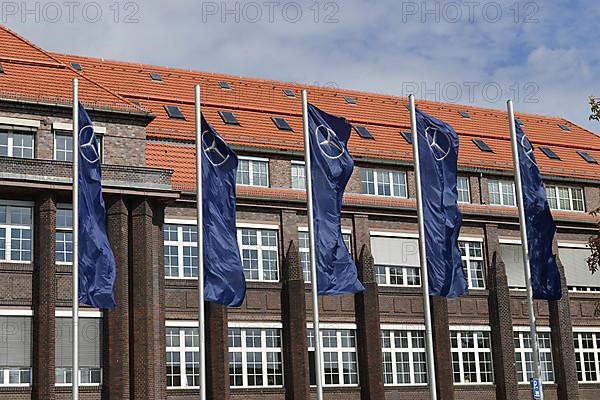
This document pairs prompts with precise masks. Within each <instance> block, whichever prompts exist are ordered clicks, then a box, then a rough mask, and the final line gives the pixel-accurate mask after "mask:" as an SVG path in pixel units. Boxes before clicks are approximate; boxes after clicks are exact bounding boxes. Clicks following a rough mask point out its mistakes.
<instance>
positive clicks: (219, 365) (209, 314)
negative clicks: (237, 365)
mask: <svg viewBox="0 0 600 400" xmlns="http://www.w3.org/2000/svg"><path fill="white" fill-rule="evenodd" d="M204 310H205V313H206V366H207V368H206V395H207V398H208V399H223V400H229V397H230V390H229V356H228V354H229V346H228V327H227V308H225V307H224V306H222V305H220V304H215V303H210V302H206V303H205V308H204Z"/></svg>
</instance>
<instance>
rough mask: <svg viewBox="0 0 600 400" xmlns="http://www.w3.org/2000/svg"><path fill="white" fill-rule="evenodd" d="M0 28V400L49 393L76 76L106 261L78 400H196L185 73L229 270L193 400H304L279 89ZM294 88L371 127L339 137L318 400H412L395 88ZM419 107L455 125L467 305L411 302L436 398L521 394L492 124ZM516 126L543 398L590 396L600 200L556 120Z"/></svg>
mask: <svg viewBox="0 0 600 400" xmlns="http://www.w3.org/2000/svg"><path fill="white" fill-rule="evenodd" d="M0 39H1V40H2V43H3V44H4V45H3V47H2V49H0V65H1V66H2V70H3V71H4V72H3V73H0V256H2V257H0V258H2V260H1V261H0V288H1V290H0V336H1V339H2V340H0V399H44V400H54V399H57V400H58V399H68V398H70V391H71V388H70V385H69V383H70V380H71V378H70V376H71V373H72V371H70V370H69V365H70V353H69V351H70V350H69V346H68V344H69V337H68V335H69V331H70V329H69V317H70V304H71V277H70V273H71V270H70V259H71V258H70V257H72V252H70V250H69V249H70V239H69V238H70V236H69V234H70V230H69V229H70V223H71V222H70V220H69V217H70V211H69V203H70V193H71V192H70V184H71V182H70V179H69V177H70V163H69V161H68V160H69V157H72V148H71V149H70V148H69V144H68V143H69V142H68V138H67V137H66V135H64V134H63V133H64V132H68V130H69V129H70V127H69V123H70V115H71V114H70V113H71V109H70V105H69V104H68V95H69V90H70V86H69V85H70V79H71V78H72V77H75V76H79V78H80V81H81V98H82V100H83V101H85V102H86V104H87V108H88V110H89V112H90V115H91V118H92V120H93V121H94V123H95V125H96V132H97V133H98V135H99V137H101V139H102V154H103V162H104V166H103V174H104V176H103V180H104V193H105V200H106V204H107V211H108V216H107V224H108V235H109V240H110V243H111V246H112V248H113V251H114V253H115V257H116V261H117V266H118V269H117V281H116V285H115V296H116V300H117V308H116V309H115V310H92V309H89V308H82V311H81V319H82V326H83V327H84V329H82V340H81V343H82V345H81V352H80V356H81V359H82V364H81V366H82V369H81V371H80V374H81V379H82V382H83V383H84V384H83V385H82V387H81V398H82V399H90V400H91V399H110V400H112V399H136V400H141V399H150V400H153V399H172V400H180V399H181V400H183V399H192V398H196V397H197V393H198V389H197V379H198V375H197V352H198V335H197V307H198V296H197V280H196V279H194V277H195V276H197V258H195V254H196V251H195V243H194V241H195V237H194V235H195V227H194V224H195V209H194V205H195V194H194V191H195V188H194V187H193V182H194V147H193V145H194V143H193V111H192V110H193V90H192V88H193V84H194V83H200V84H201V85H202V88H203V99H204V102H205V104H204V107H203V110H204V112H205V115H206V117H207V119H208V120H209V122H211V124H213V126H215V127H216V129H217V130H218V131H219V132H220V133H221V134H223V136H224V137H225V139H226V140H227V141H228V142H229V143H231V144H232V146H233V147H234V148H235V149H236V151H237V152H238V155H239V156H240V160H241V163H240V168H239V171H238V183H239V185H238V215H237V219H238V231H239V232H238V236H239V244H240V250H241V252H242V258H243V261H244V266H245V272H246V276H247V281H248V293H247V297H246V300H245V302H244V304H243V305H242V306H241V307H240V308H239V309H229V310H225V309H224V308H223V307H220V306H217V305H214V304H209V305H208V307H207V335H206V339H207V342H206V348H207V357H208V382H209V387H208V389H209V395H210V397H209V398H211V399H221V398H224V399H261V400H262V399H269V400H271V399H273V400H275V399H288V400H289V399H293V400H298V399H307V398H311V397H314V389H313V388H311V381H314V368H313V367H312V364H311V362H312V360H314V353H313V351H314V340H315V338H314V336H313V335H311V331H310V328H311V327H312V322H311V314H312V313H311V308H312V303H311V301H310V283H309V281H310V274H309V273H308V271H307V264H306V260H307V257H308V253H307V251H308V249H307V245H306V227H307V219H306V199H305V194H304V192H303V191H302V190H301V189H300V188H301V187H302V186H303V175H302V174H303V165H302V164H301V161H302V153H301V151H302V135H301V122H300V114H299V112H300V107H299V104H300V103H299V98H298V97H299V96H298V89H299V86H298V85H292V84H284V83H279V82H267V81H257V80H251V79H240V78H234V77H228V76H224V75H223V76H220V75H219V76H217V75H211V74H202V73H196V72H191V71H182V70H174V69H166V68H158V67H151V66H140V65H134V64H126V63H118V62H110V61H104V60H97V59H91V58H82V57H74V56H65V55H60V54H50V53H47V52H45V51H43V50H41V49H39V48H37V47H35V46H34V45H32V44H30V43H28V42H26V41H24V40H23V39H21V38H19V37H18V36H16V35H15V34H14V33H12V32H10V31H8V30H6V29H4V28H0ZM309 96H310V98H311V99H314V101H315V102H316V103H317V104H318V105H319V106H321V107H323V108H324V109H326V110H328V111H330V112H333V113H336V114H340V115H344V116H346V117H347V118H348V119H349V120H350V121H351V122H352V123H353V125H355V126H358V125H360V126H366V127H367V128H368V129H369V131H370V132H371V133H372V134H373V137H374V139H363V138H361V137H359V136H358V135H357V134H356V132H354V131H353V134H352V139H351V141H350V151H351V153H352V154H353V155H354V157H355V161H356V167H355V171H354V174H353V176H352V178H351V181H350V183H349V185H348V188H347V195H346V197H345V205H344V210H343V220H342V228H343V233H344V234H345V239H346V241H347V245H348V247H349V249H350V251H351V253H352V254H353V255H354V258H355V260H356V263H357V268H358V272H359V277H360V279H361V281H362V282H363V284H364V285H365V287H366V289H367V290H366V291H365V292H364V293H361V294H358V295H355V296H334V297H321V298H320V299H319V302H320V307H321V310H320V311H321V321H322V322H321V323H322V339H321V340H322V344H323V351H324V363H325V368H324V370H325V376H324V379H325V382H326V387H325V398H326V399H342V398H343V399H348V400H353V399H356V400H358V399H361V400H365V399H388V400H396V399H427V398H428V390H429V389H428V386H427V380H428V377H427V372H426V368H425V366H426V364H425V363H426V361H425V358H424V357H425V351H424V336H423V335H424V320H423V318H424V314H423V302H422V296H421V288H420V280H421V278H422V277H421V275H420V271H419V269H418V255H417V250H416V240H417V226H416V212H415V209H414V183H413V182H414V174H413V172H412V165H411V162H410V159H411V154H410V145H409V144H408V143H407V141H406V139H405V137H404V136H403V135H402V134H401V132H404V131H406V130H408V113H407V112H406V109H405V108H404V104H405V102H406V99H402V98H392V97H390V96H379V95H374V94H365V93H356V92H350V91H333V90H325V89H318V88H310V95H309ZM165 106H170V107H177V109H178V110H179V111H180V112H181V113H182V115H181V116H179V115H177V114H176V113H175V111H174V110H173V109H169V110H167V108H166V107H165ZM422 107H423V108H424V110H425V111H427V112H429V113H431V114H433V115H435V116H436V117H439V118H441V119H444V120H446V121H447V122H449V123H451V124H452V125H453V126H454V128H455V129H456V130H457V132H458V133H459V135H460V137H461V158H460V160H459V161H460V181H459V192H460V196H461V197H460V198H461V200H462V201H461V209H462V211H463V214H464V222H463V227H462V230H461V236H460V242H461V250H462V252H463V260H464V264H465V270H466V272H467V276H468V278H469V286H470V293H469V295H468V296H464V297H462V298H459V299H450V300H446V299H441V298H433V299H432V315H433V321H434V332H433V334H434V344H435V358H436V359H435V361H436V369H437V377H436V379H437V382H438V388H437V390H438V394H439V398H440V399H481V400H483V399H511V400H512V399H517V398H518V399H528V398H529V392H528V384H527V383H526V382H527V379H528V378H527V371H528V370H530V369H531V365H530V362H529V363H528V362H527V360H530V357H531V350H530V345H529V336H528V315H527V304H526V298H525V293H524V291H523V290H522V289H523V286H524V284H523V277H522V275H523V272H522V263H521V260H520V258H519V252H518V248H519V247H518V241H519V232H518V229H519V226H518V220H517V213H516V208H515V207H514V188H513V187H512V185H511V180H512V179H513V178H512V174H511V163H510V158H509V157H510V148H509V141H508V132H507V131H508V129H507V126H508V123H507V120H506V115H505V114H504V113H502V112H499V111H496V110H487V109H480V108H476V107H471V106H458V105H447V104H439V103H431V102H423V103H422ZM222 112H231V113H233V117H235V118H236V119H237V122H238V123H237V124H236V123H226V122H225V121H226V118H225V116H223V115H222V114H221V113H222ZM272 117H280V118H284V119H285V120H286V121H287V122H288V123H289V128H290V129H291V131H290V130H288V129H287V128H285V127H284V128H283V129H282V128H281V127H277V126H276V125H275V124H274V123H273V121H272ZM518 117H519V119H520V121H521V123H522V124H523V128H524V130H525V132H526V133H527V134H528V136H529V138H530V139H531V141H532V142H533V144H534V145H535V146H536V157H537V158H538V160H539V163H540V166H541V168H542V172H543V174H544V180H545V183H546V187H547V191H548V196H549V200H550V203H551V206H552V208H553V214H554V218H555V221H556V223H557V226H558V234H557V236H556V243H555V249H556V253H557V255H558V260H559V261H560V262H559V267H560V269H561V273H562V285H563V293H564V295H563V298H562V299H561V300H560V301H551V302H548V301H536V310H537V315H538V323H539V327H540V337H541V339H540V345H541V349H542V355H543V356H542V361H543V365H544V372H545V378H546V380H547V382H546V383H545V385H544V389H545V396H546V399H550V400H551V399H569V400H571V399H589V400H591V399H597V398H599V397H600V319H599V311H598V310H599V308H598V302H599V301H600V296H599V293H600V292H599V291H598V290H600V280H599V279H598V278H597V277H596V276H592V275H590V274H589V272H588V271H587V267H586V265H585V257H586V252H589V250H587V249H586V248H585V244H586V243H587V240H588V238H589V236H590V235H591V234H593V233H594V232H595V229H596V223H597V220H596V219H595V218H594V217H592V216H590V215H589V214H588V212H589V211H591V210H593V209H595V208H597V207H598V206H599V205H600V178H598V177H599V176H600V167H599V166H598V164H597V163H594V161H595V160H600V138H598V137H597V136H595V135H594V134H592V133H591V132H588V131H585V130H584V129H582V128H580V127H578V126H576V125H575V124H572V123H571V122H569V121H566V120H564V119H560V118H553V117H542V116H537V115H527V114H519V115H518ZM503 135H504V136H503ZM473 139H478V140H483V141H484V142H485V144H487V145H488V146H489V147H490V148H491V150H492V151H491V152H489V151H487V150H485V149H482V148H481V147H480V146H479V145H478V144H477V143H476V142H475V141H473ZM542 148H550V149H551V150H552V151H553V152H554V153H555V154H556V155H557V156H558V157H559V159H555V158H552V157H550V156H548V155H547V154H546V152H545V151H544V150H542ZM578 152H579V153H578ZM581 152H584V153H581ZM519 268H520V269H519ZM65 335H66V336H65Z"/></svg>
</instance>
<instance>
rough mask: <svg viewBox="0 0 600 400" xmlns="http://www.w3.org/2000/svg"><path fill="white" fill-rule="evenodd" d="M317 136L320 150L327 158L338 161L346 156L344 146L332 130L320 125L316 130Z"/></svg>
mask: <svg viewBox="0 0 600 400" xmlns="http://www.w3.org/2000/svg"><path fill="white" fill-rule="evenodd" d="M315 135H316V136H317V142H318V143H319V150H321V153H323V155H324V156H325V157H327V158H331V159H337V158H340V157H341V156H343V155H344V153H345V149H344V146H343V145H342V143H341V142H340V139H339V138H338V136H337V135H336V134H335V132H334V131H333V130H332V129H331V128H329V127H327V126H325V125H319V126H318V127H317V129H316V130H315Z"/></svg>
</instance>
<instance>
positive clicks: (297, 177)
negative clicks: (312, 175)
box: [292, 161, 306, 190]
mask: <svg viewBox="0 0 600 400" xmlns="http://www.w3.org/2000/svg"><path fill="white" fill-rule="evenodd" d="M292 189H299V190H306V177H305V170H304V161H292Z"/></svg>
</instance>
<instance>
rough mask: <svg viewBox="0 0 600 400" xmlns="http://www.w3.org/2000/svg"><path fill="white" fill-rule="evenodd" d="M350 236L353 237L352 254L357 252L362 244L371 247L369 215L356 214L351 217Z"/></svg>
mask: <svg viewBox="0 0 600 400" xmlns="http://www.w3.org/2000/svg"><path fill="white" fill-rule="evenodd" d="M352 225H353V226H352V236H353V237H354V250H353V251H352V254H358V252H359V251H361V249H362V248H363V246H364V245H367V246H368V247H369V249H370V248H371V233H370V231H369V216H368V215H363V214H356V215H354V217H353V219H352Z"/></svg>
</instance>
